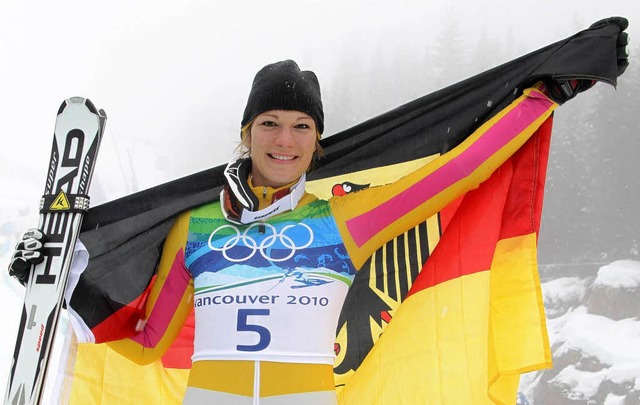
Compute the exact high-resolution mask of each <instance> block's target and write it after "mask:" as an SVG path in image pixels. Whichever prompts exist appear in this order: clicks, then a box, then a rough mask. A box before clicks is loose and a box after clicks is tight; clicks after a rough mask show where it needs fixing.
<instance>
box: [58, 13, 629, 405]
mask: <svg viewBox="0 0 640 405" xmlns="http://www.w3.org/2000/svg"><path fill="white" fill-rule="evenodd" d="M620 31H621V27H620V26H619V24H617V23H616V22H615V21H612V20H605V21H604V22H600V23H598V24H594V26H592V27H591V28H589V29H587V30H584V31H581V32H579V33H577V34H575V35H573V36H571V37H569V38H567V39H565V40H562V41H559V42H557V43H554V44H552V45H549V46H547V47H545V48H542V49H540V50H537V51H535V52H532V53H530V54H528V55H525V56H523V57H520V58H518V59H515V60H513V61H511V62H508V63H506V64H504V65H501V66H499V67H497V68H494V69H492V70H489V71H487V72H484V73H481V74H479V75H477V76H474V77H472V78H470V79H467V80H465V81H462V82H460V83H457V84H454V85H452V86H450V87H447V88H445V89H443V90H440V91H437V92H435V93H433V94H430V95H427V96H424V97H422V98H419V99H417V100H414V101H412V102H410V103H408V104H406V105H403V106H401V107H398V108H396V109H394V110H392V111H389V112H387V113H385V114H383V115H381V116H379V117H376V118H373V119H371V120H369V121H366V122H363V123H362V124H360V125H357V126H355V127H353V128H351V129H348V130H346V131H344V132H341V133H339V134H336V135H333V136H331V137H328V138H326V139H324V140H323V141H322V143H323V146H324V148H325V151H326V156H325V157H324V158H323V159H322V160H321V161H320V162H319V164H318V168H317V169H316V170H314V171H313V172H312V173H311V175H310V176H309V180H310V182H309V187H310V191H312V192H314V193H316V194H317V195H319V196H323V195H326V193H327V192H328V193H331V192H333V193H340V192H345V190H347V189H353V188H354V187H367V186H369V185H375V184H378V183H382V182H386V181H393V178H392V177H393V176H396V178H397V176H402V175H403V173H407V172H408V171H409V170H411V169H412V168H415V165H420V164H424V162H425V161H426V160H428V159H431V158H434V157H435V156H439V155H444V154H446V153H447V152H448V151H449V150H451V149H452V148H453V147H455V146H456V145H458V144H460V143H461V142H463V141H464V140H465V139H466V137H467V136H468V135H470V134H471V133H472V132H473V131H474V130H475V129H476V128H477V127H478V126H480V125H482V124H483V123H485V122H488V121H490V120H491V118H492V117H494V116H495V115H496V114H498V113H499V112H500V111H501V110H503V109H504V108H505V107H506V106H507V105H509V104H510V103H511V102H512V101H513V100H514V99H515V98H516V97H518V96H519V95H520V94H521V93H522V91H523V89H525V88H526V87H528V86H530V85H532V84H534V83H536V82H538V81H539V80H542V79H545V78H556V79H572V78H574V79H589V80H598V81H603V82H605V83H608V84H611V85H614V86H615V84H616V78H617V76H618V66H617V52H616V49H617V43H616V41H617V37H618V34H619V32H620ZM550 133H551V119H548V120H547V121H545V122H544V124H542V125H541V127H540V128H539V129H538V131H537V133H536V135H534V137H533V138H531V139H530V140H529V141H528V142H527V143H526V144H525V146H524V147H522V148H521V149H520V150H519V151H518V152H517V153H516V154H515V155H513V156H512V157H511V158H510V159H509V160H508V161H507V162H506V163H505V164H504V165H503V166H501V167H500V168H498V169H497V170H496V171H495V173H494V174H493V175H492V176H491V177H490V178H489V180H487V181H486V182H484V183H482V184H481V185H480V187H479V188H478V189H476V190H473V191H471V192H468V193H467V194H466V195H463V196H458V198H457V199H456V200H455V201H452V202H451V203H450V205H449V206H448V207H447V208H446V209H444V210H443V211H442V212H441V213H440V214H439V215H437V216H436V217H434V218H428V219H427V218H425V222H424V224H422V225H420V226H418V227H417V228H416V229H414V230H411V231H409V232H407V233H405V234H404V235H401V236H400V237H399V238H397V239H396V240H394V241H391V242H389V243H388V244H387V245H386V246H384V247H383V248H382V249H380V250H379V251H378V252H376V253H375V254H374V255H373V256H372V258H371V259H370V261H369V262H368V263H367V264H365V266H364V267H363V269H362V270H361V271H360V272H359V273H358V275H357V276H356V280H355V281H354V284H353V286H352V288H351V290H350V293H349V295H348V296H347V300H346V302H345V305H344V308H343V312H342V314H341V317H340V321H339V326H338V331H336V334H337V341H336V346H335V351H336V366H335V372H336V384H337V389H338V390H339V391H340V394H339V395H340V396H339V398H340V400H341V402H342V403H345V404H352V403H353V404H384V403H388V404H397V403H410V404H413V403H425V401H427V403H434V404H437V403H473V404H478V403H514V402H515V393H516V390H517V385H518V381H519V375H520V373H522V372H527V371H531V370H534V369H539V368H542V367H548V366H550V362H551V359H550V353H549V347H548V342H547V338H546V331H545V324H544V311H543V307H542V301H541V295H540V286H539V282H538V279H537V265H536V240H537V234H538V230H539V220H540V212H541V208H542V197H543V193H542V191H543V189H544V178H545V170H546V161H547V154H548V145H549V136H550ZM377 168H383V170H378V171H376V169H377ZM222 170H223V166H219V167H216V168H214V169H210V170H207V171H204V172H201V173H197V174H194V175H192V176H188V177H186V178H183V179H179V180H176V181H174V182H171V183H167V184H164V185H161V186H158V187H155V188H153V189H150V190H146V191H143V192H140V193H137V194H134V195H131V196H128V197H125V198H123V199H120V200H117V201H114V202H111V203H108V204H105V205H102V206H98V207H95V208H93V209H91V210H90V211H89V214H88V215H87V217H86V219H85V221H84V224H83V233H82V235H81V237H80V239H81V240H82V241H83V243H84V244H85V245H86V246H87V248H88V250H89V252H90V256H91V260H90V262H89V267H88V268H87V270H86V271H85V272H84V274H83V275H82V277H81V279H80V281H79V284H78V287H77V288H76V289H75V291H74V294H73V296H72V299H71V302H70V306H71V308H73V309H74V311H75V312H76V314H77V315H78V321H79V322H80V329H82V328H84V331H85V334H84V336H83V338H84V339H86V340H94V341H96V342H104V341H109V340H113V339H118V338H121V337H124V336H127V335H130V334H131V331H132V330H133V329H134V328H135V327H136V324H137V322H138V321H139V320H140V319H141V318H143V317H144V309H143V308H144V301H145V298H146V293H147V291H148V287H149V285H150V283H152V282H153V277H154V271H155V266H156V264H157V261H158V258H159V252H160V251H161V248H162V243H163V240H164V237H165V236H166V233H167V231H168V229H169V228H170V226H171V224H172V221H173V219H174V218H175V217H176V216H177V215H178V214H179V213H180V212H183V211H184V210H187V209H189V208H192V207H195V206H198V205H201V204H203V203H206V202H208V201H211V200H213V199H215V198H217V196H218V195H219V191H220V187H221V185H222V181H223V177H222ZM380 173H385V176H383V175H381V174H380ZM363 175H364V176H365V177H363ZM387 175H388V176H390V177H387ZM323 179H324V182H321V180H323ZM311 180H315V181H317V183H316V185H313V184H312V183H313V182H312V181H311ZM313 187H317V189H318V190H316V189H314V188H313ZM323 190H324V191H323ZM341 190H342V191H341ZM323 193H325V194H323ZM189 327H190V328H193V325H192V324H191V325H187V327H186V328H185V331H184V333H185V335H184V338H183V339H179V341H177V342H176V343H174V346H173V347H172V349H170V352H169V353H167V355H166V356H165V357H164V358H163V359H162V362H161V363H162V364H160V362H159V363H158V364H152V365H149V366H145V367H142V368H141V367H140V366H137V365H135V364H134V363H131V362H129V361H128V360H126V359H123V358H121V357H119V356H118V355H117V354H115V352H112V351H110V350H109V349H108V348H105V347H104V346H103V345H87V344H80V345H78V347H77V352H76V355H75V356H71V357H70V360H71V362H70V363H71V364H73V367H72V371H71V374H70V377H69V379H68V380H67V385H66V388H67V389H66V391H64V392H65V393H66V394H65V395H67V397H69V398H71V403H87V402H91V403H102V404H109V403H114V404H115V403H117V404H126V403H140V402H141V401H142V402H145V403H146V402H149V403H180V402H181V397H182V393H183V391H184V385H185V384H186V376H187V374H188V367H189V365H190V361H189V359H188V356H189V354H190V351H192V347H191V346H190V341H189V333H192V330H191V331H190V330H189Z"/></svg>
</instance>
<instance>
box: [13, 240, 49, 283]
mask: <svg viewBox="0 0 640 405" xmlns="http://www.w3.org/2000/svg"><path fill="white" fill-rule="evenodd" d="M45 240H46V236H45V234H44V233H43V232H42V231H41V230H40V229H36V228H31V229H29V230H28V231H26V232H25V233H24V234H23V235H22V240H21V241H20V242H18V244H17V245H16V251H15V252H14V253H13V256H12V257H11V262H10V263H9V275H10V276H12V277H15V278H16V279H17V280H18V281H19V282H20V284H22V285H26V284H27V281H29V275H30V273H31V269H32V268H33V265H35V264H39V263H42V261H43V260H44V242H45Z"/></svg>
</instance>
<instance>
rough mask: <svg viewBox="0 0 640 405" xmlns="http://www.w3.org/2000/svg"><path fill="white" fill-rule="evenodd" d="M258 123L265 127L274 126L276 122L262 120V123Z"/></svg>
mask: <svg viewBox="0 0 640 405" xmlns="http://www.w3.org/2000/svg"><path fill="white" fill-rule="evenodd" d="M260 125H264V126H265V127H275V126H277V125H278V124H276V123H275V122H273V121H264V122H262V124H260Z"/></svg>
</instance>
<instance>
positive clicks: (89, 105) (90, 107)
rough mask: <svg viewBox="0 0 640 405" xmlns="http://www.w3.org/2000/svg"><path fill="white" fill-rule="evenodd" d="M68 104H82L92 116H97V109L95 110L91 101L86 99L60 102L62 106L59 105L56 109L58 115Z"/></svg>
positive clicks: (72, 98) (71, 99)
mask: <svg viewBox="0 0 640 405" xmlns="http://www.w3.org/2000/svg"><path fill="white" fill-rule="evenodd" d="M69 104H76V105H78V104H80V105H82V104H84V105H85V106H86V107H87V109H88V110H89V111H91V112H92V113H93V114H98V109H97V108H96V106H95V105H94V104H93V103H92V102H91V100H89V99H88V98H84V97H70V98H68V99H66V100H64V101H63V102H62V104H61V105H60V108H59V109H58V115H60V114H62V112H63V111H64V110H65V108H67V106H68V105H69Z"/></svg>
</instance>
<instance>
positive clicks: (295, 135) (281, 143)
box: [248, 110, 317, 187]
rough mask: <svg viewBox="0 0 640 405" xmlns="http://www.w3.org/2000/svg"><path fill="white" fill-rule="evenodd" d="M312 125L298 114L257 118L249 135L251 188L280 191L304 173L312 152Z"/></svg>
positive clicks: (270, 113)
mask: <svg viewBox="0 0 640 405" xmlns="http://www.w3.org/2000/svg"><path fill="white" fill-rule="evenodd" d="M316 134H317V131H316V125H315V122H314V121H313V118H311V117H310V116H309V115H307V114H305V113H303V112H300V111H286V110H271V111H267V112H265V113H262V114H260V115H258V116H257V117H256V118H255V120H254V121H253V125H252V126H251V131H250V139H249V140H248V141H249V145H250V147H251V149H250V150H251V162H252V167H251V174H252V175H253V185H254V186H269V187H280V186H284V185H285V184H289V183H291V182H293V181H294V180H297V179H298V178H299V177H300V176H301V175H302V173H304V172H305V171H306V170H307V168H308V167H309V164H310V163H311V159H312V158H313V153H314V152H315V150H316V136H317V135H316Z"/></svg>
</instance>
